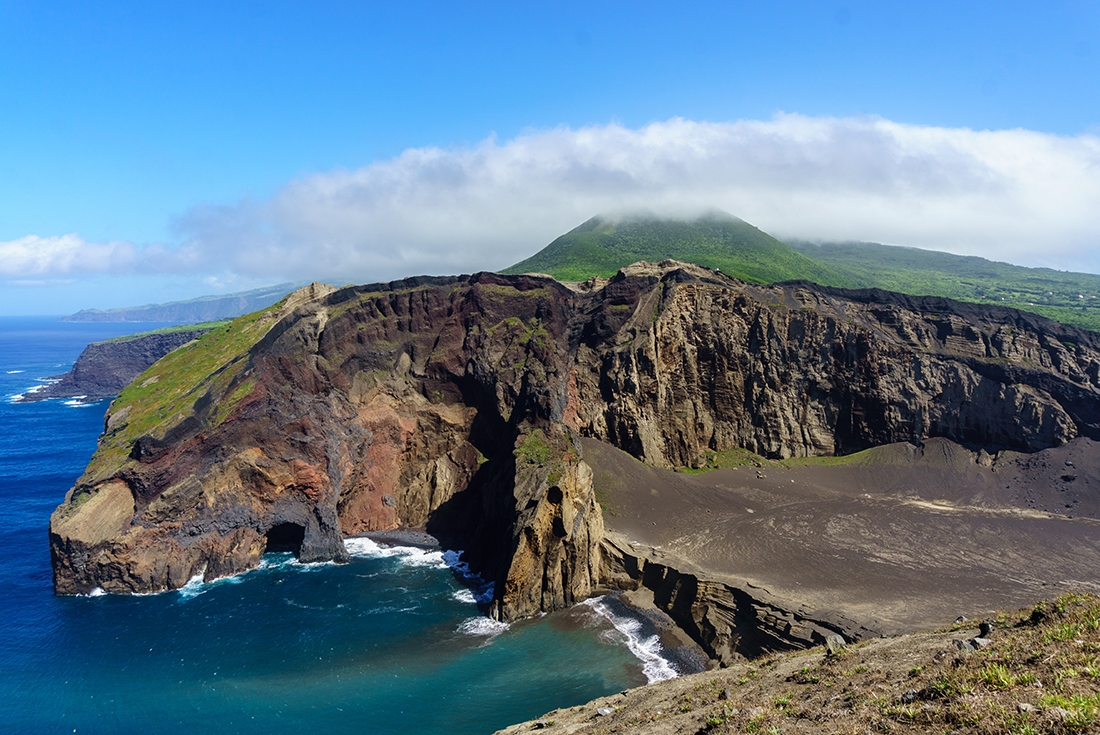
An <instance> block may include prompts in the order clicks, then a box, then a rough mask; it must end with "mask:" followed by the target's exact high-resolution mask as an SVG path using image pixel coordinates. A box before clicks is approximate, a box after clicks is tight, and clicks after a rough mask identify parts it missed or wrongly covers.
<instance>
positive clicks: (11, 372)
mask: <svg viewBox="0 0 1100 735" xmlns="http://www.w3.org/2000/svg"><path fill="white" fill-rule="evenodd" d="M25 372H26V370H9V371H8V375H17V374H19V373H25Z"/></svg>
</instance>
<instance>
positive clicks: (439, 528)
mask: <svg viewBox="0 0 1100 735" xmlns="http://www.w3.org/2000/svg"><path fill="white" fill-rule="evenodd" d="M1098 398H1100V338H1098V337H1097V336H1096V335H1093V334H1091V333H1088V332H1083V331H1081V330H1076V329H1072V328H1069V327H1064V326H1062V325H1058V324H1055V323H1053V322H1046V321H1044V320H1037V319H1036V318H1035V317H1033V316H1031V315H1026V316H1025V315H1021V314H1020V313H1019V312H1014V311H1011V310H1003V309H984V310H983V309H977V308H976V307H970V306H962V305H958V304H953V303H952V302H946V301H942V300H925V301H905V300H904V299H898V298H893V297H890V298H885V297H879V296H876V295H874V294H867V293H864V292H842V291H835V290H825V289H818V288H815V287H813V286H810V285H808V284H802V283H793V284H779V285H776V286H752V285H747V284H744V283H741V282H739V281H735V280H733V279H729V278H726V277H724V276H721V275H719V274H716V273H713V272H711V271H708V270H706V269H703V268H699V267H696V266H689V265H686V264H682V263H674V262H665V263H662V264H660V265H652V264H639V265H637V266H633V267H631V268H627V269H624V270H623V271H622V272H620V274H619V275H618V276H616V277H615V278H613V279H611V280H610V281H608V282H606V283H593V284H590V285H589V287H587V288H584V289H578V290H571V289H569V288H567V287H566V286H564V285H562V284H560V283H557V282H555V281H553V280H550V279H546V278H538V277H531V276H500V275H496V274H489V273H481V274H476V275H473V276H462V277H456V278H417V279H408V280H405V281H397V282H394V283H389V284H374V285H370V286H360V287H351V288H344V289H340V290H336V291H333V290H331V289H325V288H322V287H319V286H315V287H311V289H308V290H303V291H302V292H298V293H296V294H294V295H293V296H292V297H291V298H289V299H287V300H286V301H284V302H282V303H281V304H279V305H276V306H275V307H272V308H271V309H268V310H266V311H264V312H259V313H257V314H254V315H250V316H247V317H242V318H241V319H239V320H237V322H235V323H234V325H233V327H232V328H231V329H229V330H225V331H219V332H217V333H214V334H211V335H208V336H207V337H205V338H203V339H201V340H199V341H198V342H197V343H195V344H193V345H190V346H188V347H184V348H183V349H180V350H177V351H175V352H173V353H172V354H171V355H169V356H168V357H167V358H165V359H164V360H162V361H160V362H158V363H156V364H155V365H154V366H152V367H151V368H150V369H149V370H148V371H146V372H145V373H143V374H142V375H141V376H139V378H138V379H137V380H135V381H134V383H133V384H131V386H130V387H128V388H127V389H126V390H125V391H123V393H122V394H121V395H120V396H119V398H118V399H117V400H116V401H115V403H114V404H112V407H111V409H110V412H109V418H108V422H107V431H106V433H105V434H104V435H103V437H101V439H100V445H99V449H98V450H97V453H96V455H95V456H94V457H93V459H92V462H91V463H90V465H89V467H88V469H87V471H86V472H85V474H84V476H83V477H81V478H80V480H79V481H78V482H77V484H76V486H75V487H74V488H73V490H72V491H71V493H70V495H69V496H68V498H67V500H66V502H65V503H64V504H62V506H60V507H59V508H58V510H57V511H56V512H55V514H54V516H53V518H52V519H51V536H50V538H51V549H52V553H53V558H54V571H55V578H54V581H55V587H56V589H57V591H58V592H60V593H79V592H87V591H89V590H91V589H92V588H94V587H101V588H103V589H105V590H108V591H116V592H126V591H152V590H157V589H165V588H173V587H178V586H180V585H182V584H184V583H185V582H186V581H187V579H189V578H191V577H192V576H194V575H197V574H201V575H203V576H204V577H205V578H207V579H211V578H214V577H217V576H221V575H225V574H231V573H234V572H238V571H241V570H243V569H247V568H249V567H251V566H253V565H255V564H256V563H258V561H259V558H260V556H261V555H262V554H263V553H264V551H265V550H267V549H269V548H273V547H276V548H283V549H285V548H289V549H292V550H295V551H297V552H298V553H299V554H300V556H301V557H302V558H303V559H336V560H340V559H342V558H344V554H345V552H344V550H343V546H342V543H341V542H342V538H343V536H345V535H348V534H353V533H359V532H363V531H370V530H382V529H392V528H402V527H409V528H413V527H426V528H427V529H428V530H429V531H431V532H432V533H434V534H435V535H437V536H439V537H440V538H442V539H443V541H444V542H445V543H446V544H447V545H448V546H449V547H450V548H461V549H466V550H467V552H468V557H469V560H470V563H471V565H472V566H473V567H474V568H475V569H478V570H480V571H481V572H482V573H483V574H484V575H485V576H486V577H488V578H489V579H492V580H494V581H495V582H496V587H495V590H496V591H495V599H494V601H493V603H492V606H491V612H492V614H495V615H497V616H499V617H501V618H505V619H515V618H521V617H524V616H528V615H531V614H534V613H536V612H538V611H539V610H552V609H555V608H559V607H562V606H564V605H568V604H570V603H571V602H573V601H575V600H579V599H581V598H583V597H584V596H586V595H588V594H589V593H590V592H591V590H592V588H593V587H594V586H595V585H596V584H598V583H599V581H600V575H601V571H600V570H601V568H603V569H604V570H605V571H606V569H607V567H605V566H603V564H602V562H601V555H602V553H603V552H601V548H600V543H601V541H602V539H603V537H604V532H603V524H602V517H601V514H600V511H599V506H598V504H597V502H596V498H595V496H594V493H593V490H592V482H591V468H590V467H589V466H588V465H587V464H586V462H585V459H584V456H583V452H582V449H581V447H580V444H579V441H578V437H580V436H591V437H595V438H599V439H602V440H604V441H607V442H609V443H611V444H614V445H615V446H618V447H620V448H622V449H625V450H627V451H629V452H630V453H631V454H633V455H634V456H636V457H638V458H640V459H643V460H645V461H646V462H649V463H651V464H654V465H659V466H682V465H691V464H697V463H700V462H701V461H702V460H703V459H704V458H705V455H706V452H707V451H713V450H721V449H727V448H732V447H745V448H749V449H752V450H754V451H757V452H760V453H762V454H765V455H768V456H773V457H788V456H799V455H813V454H832V453H839V452H848V451H852V450H856V449H861V448H864V447H867V446H872V445H875V444H880V443H887V442H897V441H911V442H914V443H919V442H920V441H921V440H922V439H923V438H925V437H929V436H944V437H947V438H951V439H954V440H956V441H960V442H965V443H969V444H979V445H981V446H985V447H989V448H1001V447H1008V448H1015V449H1021V450H1025V451H1032V450H1035V449H1041V448H1043V447H1047V446H1052V445H1057V444H1059V443H1062V442H1065V441H1067V440H1069V439H1071V438H1073V437H1075V436H1078V435H1086V436H1094V437H1095V436H1097V435H1100V401H1098ZM123 487H124V488H125V489H126V491H128V492H129V493H130V496H131V498H132V512H131V510H130V505H128V504H127V503H123V502H122V501H121V500H120V498H121V499H122V500H125V498H124V496H123V491H122V490H121V488H123ZM103 493H109V494H110V495H109V496H104V498H105V499H104V500H98V501H97V500H96V499H97V498H98V497H99V496H100V495H102V494H103ZM116 496H117V497H116ZM100 508H107V509H109V510H102V511H101V510H100ZM101 515H103V519H101V518H100V516H101ZM649 566H652V565H649ZM649 566H646V568H649ZM654 568H656V567H654ZM654 574H656V572H654ZM643 576H644V575H643ZM681 576H683V575H681ZM670 578H671V577H670V576H669V574H665V575H664V577H662V579H666V580H667V579H670ZM661 584H662V585H664V584H665V583H664V582H662V583H661ZM701 584H702V581H701V580H699V581H697V582H696V586H697V587H700V585H701ZM657 586H658V587H659V588H661V589H663V587H662V586H661V585H657ZM681 587H682V585H681ZM700 588H701V587H700ZM712 592H713V594H712ZM730 594H733V593H732V592H731V593H730ZM723 596H726V597H728V595H727V593H725V592H720V591H707V590H704V591H703V593H699V594H695V595H694V596H693V597H694V599H704V598H706V599H714V600H718V602H716V603H715V604H714V605H713V606H712V608H713V610H714V612H711V613H706V614H703V615H702V617H700V622H699V623H698V625H700V626H702V627H705V626H711V627H712V628H714V630H715V631H718V630H720V629H721V626H722V625H726V626H727V627H729V626H734V627H736V626H737V625H740V623H738V622H737V621H739V620H742V619H743V618H744V615H745V614H746V613H745V612H744V611H745V610H746V609H747V608H745V607H744V605H742V604H741V602H740V601H738V602H737V603H736V605H734V604H733V603H729V605H727V603H724V602H721V601H720V599H725V597H723ZM689 597H692V596H689ZM689 597H684V598H683V599H684V600H687V599H689ZM673 598H675V599H680V595H679V594H676V595H672V596H670V598H669V599H670V600H673ZM669 605H670V606H671V608H672V609H680V607H684V609H694V607H695V603H690V604H689V603H686V602H685V603H682V604H681V603H679V602H675V601H672V602H670V603H669ZM722 605H726V606H727V607H729V609H730V610H732V611H733V612H728V611H727V612H721V611H720V610H721V608H722ZM731 605H732V607H731ZM691 615H692V616H695V613H692V614H691ZM731 616H732V617H731ZM773 617H776V616H774V615H773ZM693 619H694V617H693ZM778 619H779V618H778V617H777V620H778ZM788 622H791V624H792V626H793V628H792V629H794V628H798V629H799V630H803V629H804V630H810V631H811V633H810V634H809V635H810V637H811V638H813V633H812V630H813V629H812V628H807V627H806V625H808V624H809V623H806V624H804V623H805V621H800V620H797V619H793V618H792V619H791V620H790V621H788ZM809 622H810V623H813V621H809ZM813 624H814V625H817V624H818V623H813ZM777 625H778V626H779V627H782V625H781V624H779V623H777ZM800 626H801V627H800ZM702 627H701V629H702ZM731 630H732V628H731ZM715 635H717V633H716V634H715ZM792 635H793V637H795V638H797V637H798V636H797V635H795V634H792ZM703 637H704V638H705V637H706V634H705V633H704V635H703ZM746 645H747V644H746ZM754 645H755V644H754ZM761 645H763V644H761ZM735 649H736V646H734V647H733V648H731V649H730V650H731V651H735ZM714 650H715V655H718V656H723V655H725V654H724V653H722V651H721V650H719V648H717V647H715V649H714Z"/></svg>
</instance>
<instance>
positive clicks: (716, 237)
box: [503, 209, 850, 286]
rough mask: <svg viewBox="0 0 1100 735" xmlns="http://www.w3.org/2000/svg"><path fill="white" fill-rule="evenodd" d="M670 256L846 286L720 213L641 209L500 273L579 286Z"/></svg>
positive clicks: (746, 276)
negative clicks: (670, 213)
mask: <svg viewBox="0 0 1100 735" xmlns="http://www.w3.org/2000/svg"><path fill="white" fill-rule="evenodd" d="M670 259H671V260H681V261H684V262H688V263H694V264H696V265H700V266H704V267H706V268H718V269H720V270H721V271H722V272H723V273H727V274H729V275H731V276H734V277H736V278H740V279H742V280H745V281H756V282H761V283H774V282H776V281H789V280H808V281H814V282H816V283H822V284H826V285H834V286H847V285H850V284H849V283H848V280H847V279H846V278H844V277H843V276H842V275H840V273H838V272H836V271H834V270H832V269H831V268H829V267H827V266H823V265H821V264H820V263H817V262H816V261H814V260H812V259H811V258H809V257H807V256H805V255H803V254H801V253H799V252H797V251H796V250H794V249H793V248H791V247H789V246H788V245H786V244H785V243H783V242H780V241H779V240H777V239H776V238H774V237H772V236H771V235H769V234H767V233H766V232H763V231H762V230H760V229H758V228H756V227H754V226H752V225H751V224H749V223H748V222H745V221H744V220H742V219H740V218H738V217H735V216H733V215H732V214H730V213H728V212H724V211H722V210H720V209H708V210H702V211H699V212H698V213H696V214H692V215H689V216H685V217H680V218H676V217H669V216H661V215H657V214H655V213H653V212H649V211H646V210H640V211H637V210H636V211H632V212H623V213H611V214H600V215H596V216H595V217H592V218H591V219H589V220H587V221H585V222H584V223H582V224H580V225H578V226H577V227H575V228H573V229H572V230H570V231H569V232H567V233H565V234H564V235H562V236H561V237H559V238H557V239H556V240H554V242H552V243H550V244H549V245H548V246H546V247H545V248H543V249H542V250H540V251H539V252H538V253H536V254H535V255H533V256H531V257H530V258H527V259H526V260H523V261H521V262H519V263H516V264H515V265H513V266H511V267H510V268H507V269H505V270H504V271H503V272H504V273H530V272H539V273H548V274H550V275H552V276H554V277H555V278H557V279H559V280H562V281H583V280H585V279H588V278H591V277H593V276H599V277H603V278H609V277H611V276H612V275H614V274H615V273H616V272H618V270H619V269H620V268H622V267H623V266H627V265H630V264H631V263H635V262H637V261H641V260H644V261H649V262H661V261H663V260H670Z"/></svg>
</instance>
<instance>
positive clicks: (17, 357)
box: [0, 318, 671, 734]
mask: <svg viewBox="0 0 1100 735" xmlns="http://www.w3.org/2000/svg"><path fill="white" fill-rule="evenodd" d="M142 327H144V325H142ZM132 331H134V330H133V325H102V324H99V325H81V324H61V323H58V322H55V321H53V320H50V319H45V318H18V319H16V318H0V427H3V430H2V431H0V549H3V562H4V563H3V564H0V611H2V613H3V624H4V628H5V629H4V631H3V635H2V636H0V729H2V730H3V731H5V732H19V733H55V732H79V733H89V732H90V733H137V732H141V733H148V732H156V733H176V732H179V733H183V732H187V733H194V732H196V731H197V732H225V733H265V734H270V733H273V732H295V731H301V730H305V729H307V728H308V729H309V730H322V729H324V728H327V727H341V728H354V729H355V730H356V731H361V732H368V733H455V734H458V733H487V732H492V731H493V730H495V729H497V728H500V727H503V726H505V725H508V724H510V723H512V722H515V721H518V720H522V719H528V718H531V717H536V716H538V715H540V714H542V713H544V712H547V711H549V710H551V709H554V708H556V707H563V706H569V705H573V704H578V703H581V702H584V701H587V700H589V699H592V698H594V697H598V696H602V695H604V694H608V693H610V692H614V691H618V690H620V689H623V688H626V687H631V686H638V685H640V684H644V683H645V682H646V681H647V676H648V678H658V677H661V676H667V675H669V674H670V673H671V672H670V671H669V669H668V666H667V664H666V663H665V662H664V661H663V660H662V659H661V658H660V656H659V653H660V651H659V647H658V646H657V643H656V640H655V639H653V640H641V639H640V637H639V636H638V635H637V625H636V623H634V622H633V621H631V620H629V619H626V618H623V617H622V616H621V615H616V614H612V612H611V610H612V609H614V608H613V606H611V605H609V604H608V605H604V604H599V603H596V604H586V605H579V606H577V607H576V608H574V609H572V610H569V611H565V612H562V613H556V614H554V615H549V616H546V617H544V618H542V619H540V620H537V621H531V622H526V623H517V624H514V625H512V626H502V625H499V624H494V623H492V622H491V621H489V620H487V619H485V618H483V617H481V616H480V615H479V614H478V611H477V605H476V602H475V593H477V592H478V591H479V590H478V589H477V585H476V583H474V584H471V581H470V580H467V579H465V578H464V576H463V574H462V573H461V571H462V565H461V564H456V562H455V558H454V556H453V554H448V555H444V554H443V553H440V552H432V551H426V550H420V549H414V548H402V547H398V548H388V547H383V546H379V545H378V544H375V543H373V542H371V541H369V540H366V539H363V540H351V541H349V550H350V551H351V552H352V555H353V556H352V561H351V563H349V564H343V565H336V564H320V565H302V564H299V563H297V561H295V560H294V559H293V557H291V556H290V555H289V554H269V555H268V556H267V557H265V561H264V564H263V565H262V566H261V568H259V569H257V570H253V571H251V572H248V573H246V574H243V575H239V576H237V577H234V578H230V579H226V580H219V581H217V582H214V583H211V584H206V585H203V584H200V583H194V584H190V585H188V586H187V587H186V588H185V589H184V590H181V591H176V592H168V593H163V594H159V595H148V596H113V595H102V596H95V597H69V598H59V597H55V596H54V595H53V592H52V588H51V577H50V563H49V548H48V543H47V534H46V529H47V526H48V519H49V514H50V512H51V511H52V510H53V508H54V507H55V506H56V505H57V503H58V502H60V501H61V499H62V497H63V496H64V493H65V491H66V490H67V489H68V488H69V486H70V485H71V484H72V482H73V480H74V479H75V478H76V477H77V476H78V475H79V474H80V472H81V470H82V469H83V467H84V465H85V463H86V462H87V460H88V458H89V457H90V456H91V453H92V451H93V450H94V448H95V439H96V436H97V435H98V433H99V431H100V430H101V428H102V421H103V411H104V409H105V408H106V404H105V403H100V404H92V405H85V406H79V405H71V403H72V402H65V401H60V400H54V401H44V402H40V403H34V404H14V403H12V402H11V400H10V398H11V397H12V396H14V395H16V394H19V393H21V392H24V391H25V390H26V389H28V388H29V387H32V386H34V385H36V384H37V383H36V379H37V378H41V377H46V376H49V375H55V374H57V373H60V372H64V370H66V369H67V368H68V366H69V364H70V363H71V362H72V360H74V359H75V357H76V356H77V354H79V352H80V350H81V349H82V348H83V346H84V345H85V344H86V343H87V342H89V341H92V340H97V339H103V338H106V337H110V336H115V335H119V334H125V333H128V332H132ZM632 650H633V651H634V653H632ZM643 661H644V662H645V666H646V668H645V670H644V671H643Z"/></svg>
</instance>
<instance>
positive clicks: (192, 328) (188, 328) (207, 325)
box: [100, 319, 233, 344]
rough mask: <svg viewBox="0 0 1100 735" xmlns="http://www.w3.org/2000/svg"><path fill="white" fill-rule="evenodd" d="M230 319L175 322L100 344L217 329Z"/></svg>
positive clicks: (107, 340) (112, 338) (106, 340)
mask: <svg viewBox="0 0 1100 735" xmlns="http://www.w3.org/2000/svg"><path fill="white" fill-rule="evenodd" d="M231 321H233V320H232V319H220V320H218V321H216V322H199V323H198V324H176V325H174V326H171V327H161V328H160V329H153V330H151V331H149V332H138V333H137V334H126V335H123V336H121V337H111V338H110V339H105V340H103V341H102V342H100V344H107V343H110V342H129V341H130V340H132V339H137V338H138V337H148V336H149V335H151V334H174V333H176V332H197V331H199V330H200V329H206V330H210V329H217V328H218V327H224V326H225V325H227V324H229V323H230V322H231Z"/></svg>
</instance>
